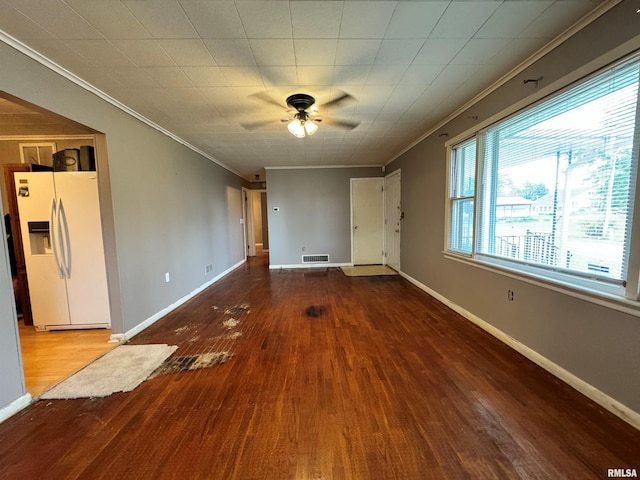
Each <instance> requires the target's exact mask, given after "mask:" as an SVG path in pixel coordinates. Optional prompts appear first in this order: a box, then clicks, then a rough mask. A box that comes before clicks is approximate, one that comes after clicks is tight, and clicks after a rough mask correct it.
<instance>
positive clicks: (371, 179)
mask: <svg viewBox="0 0 640 480" xmlns="http://www.w3.org/2000/svg"><path fill="white" fill-rule="evenodd" d="M362 181H364V182H381V187H382V205H381V207H382V208H381V212H380V213H381V215H380V223H381V224H382V239H381V240H382V250H381V251H380V265H382V263H383V261H384V255H383V250H384V178H383V177H362V178H350V179H349V202H350V208H349V213H350V220H349V221H350V224H351V229H350V233H351V265H352V266H353V265H355V262H354V260H355V258H354V248H353V247H354V242H353V234H354V232H355V227H354V225H353V184H354V183H355V182H362Z"/></svg>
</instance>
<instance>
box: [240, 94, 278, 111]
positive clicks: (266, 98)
mask: <svg viewBox="0 0 640 480" xmlns="http://www.w3.org/2000/svg"><path fill="white" fill-rule="evenodd" d="M249 97H251V98H255V99H257V100H260V101H262V102H265V103H268V104H270V105H275V106H276V107H279V108H282V109H284V110H286V109H287V107H286V106H285V105H282V104H281V103H280V102H278V101H277V100H275V99H273V98H271V97H270V96H269V95H268V94H267V93H266V92H257V93H254V94H252V95H249Z"/></svg>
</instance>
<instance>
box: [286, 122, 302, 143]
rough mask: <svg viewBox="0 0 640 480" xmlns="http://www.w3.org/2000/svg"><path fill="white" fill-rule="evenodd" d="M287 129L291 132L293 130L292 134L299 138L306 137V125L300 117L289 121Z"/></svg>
mask: <svg viewBox="0 0 640 480" xmlns="http://www.w3.org/2000/svg"><path fill="white" fill-rule="evenodd" d="M287 129H288V130H289V132H291V134H292V135H294V136H296V137H298V138H304V137H305V131H304V130H305V129H304V126H303V125H302V122H301V121H300V119H298V118H294V119H293V120H292V121H291V122H289V125H287Z"/></svg>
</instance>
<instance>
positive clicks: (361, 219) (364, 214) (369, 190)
mask: <svg viewBox="0 0 640 480" xmlns="http://www.w3.org/2000/svg"><path fill="white" fill-rule="evenodd" d="M383 183H384V180H383V179H382V178H352V179H351V258H352V261H353V264H354V265H380V264H382V247H383V228H382V227H383V197H382V186H383Z"/></svg>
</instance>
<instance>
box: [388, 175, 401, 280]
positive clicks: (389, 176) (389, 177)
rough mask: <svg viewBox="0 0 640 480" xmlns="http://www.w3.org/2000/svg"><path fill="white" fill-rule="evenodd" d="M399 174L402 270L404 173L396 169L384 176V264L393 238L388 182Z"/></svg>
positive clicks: (399, 238) (399, 265)
mask: <svg viewBox="0 0 640 480" xmlns="http://www.w3.org/2000/svg"><path fill="white" fill-rule="evenodd" d="M394 176H397V177H398V194H399V197H400V198H399V200H400V218H399V219H398V229H399V232H398V265H397V266H398V271H400V268H401V263H400V258H401V254H400V246H401V244H402V242H401V239H402V216H403V212H402V174H401V170H400V169H398V170H394V171H393V172H391V173H390V174H389V175H386V176H385V177H384V186H385V188H384V213H385V219H384V259H383V260H384V264H385V265H387V252H388V251H389V248H388V246H389V244H390V243H391V238H390V236H389V228H388V226H387V225H388V223H387V222H388V221H389V219H388V218H387V216H386V213H387V211H389V208H393V206H392V205H389V202H390V201H391V198H390V197H389V193H388V192H389V189H388V188H387V182H389V180H390V179H391V178H392V177H394Z"/></svg>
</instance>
